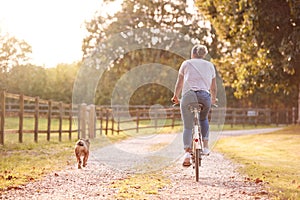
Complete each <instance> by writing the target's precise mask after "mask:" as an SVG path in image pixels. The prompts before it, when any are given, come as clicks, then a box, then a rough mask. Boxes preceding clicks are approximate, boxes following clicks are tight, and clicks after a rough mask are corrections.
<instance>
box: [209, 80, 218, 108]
mask: <svg viewBox="0 0 300 200" xmlns="http://www.w3.org/2000/svg"><path fill="white" fill-rule="evenodd" d="M210 93H211V103H212V104H216V103H217V81H216V77H215V78H213V79H212V82H211V86H210Z"/></svg>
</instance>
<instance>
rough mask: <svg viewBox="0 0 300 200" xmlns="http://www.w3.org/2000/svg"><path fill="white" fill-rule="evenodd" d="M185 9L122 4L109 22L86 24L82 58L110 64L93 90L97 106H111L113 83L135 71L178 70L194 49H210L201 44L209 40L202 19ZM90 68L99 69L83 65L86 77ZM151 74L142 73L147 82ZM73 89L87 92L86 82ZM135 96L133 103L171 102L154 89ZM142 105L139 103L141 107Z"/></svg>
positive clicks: (139, 1)
mask: <svg viewBox="0 0 300 200" xmlns="http://www.w3.org/2000/svg"><path fill="white" fill-rule="evenodd" d="M188 8H189V5H188V4H187V3H186V2H182V1H179V0H178V1H168V0H152V1H149V0H124V1H123V4H122V10H121V11H120V12H118V13H116V14H114V15H113V16H108V17H106V16H105V17H104V16H101V15H99V16H96V17H95V18H94V19H93V20H91V21H90V22H88V23H86V28H87V31H88V36H87V37H86V38H85V39H84V42H83V52H84V57H85V58H91V57H93V59H94V60H95V62H98V63H100V64H102V65H106V64H107V60H108V61H111V62H108V64H107V66H105V69H100V68H98V70H99V71H100V70H103V73H104V75H103V76H102V77H101V79H100V81H99V83H100V84H98V87H97V95H96V99H95V101H96V102H97V103H99V104H100V103H102V104H109V103H110V102H109V101H110V98H111V95H112V91H113V89H114V86H115V84H116V82H117V81H118V80H119V79H120V78H121V77H122V75H124V74H125V73H127V72H129V71H130V70H132V69H134V68H135V67H137V66H141V65H146V64H149V63H160V64H163V65H167V66H170V67H172V68H174V69H178V68H179V66H180V63H181V62H182V61H183V59H184V58H189V56H190V52H189V51H190V49H191V47H192V46H193V44H195V43H200V42H201V43H203V44H209V41H208V40H206V39H205V38H208V36H209V35H210V27H209V26H207V24H206V23H205V21H204V20H203V17H202V15H200V14H199V13H197V12H195V11H191V12H189V11H188V10H189V9H188ZM174 49H176V50H178V51H173V50H174ZM91 67H94V68H97V63H94V64H90V63H89V64H87V67H86V70H85V71H90V70H92V69H90V68H91ZM149 73H150V72H147V70H145V74H144V75H145V76H147V75H148V76H149V75H150V74H149ZM167 77H168V74H164V73H162V74H161V76H160V77H158V78H159V79H164V78H167ZM89 78H90V81H89V84H90V82H91V77H89ZM174 81H175V80H174ZM86 84H87V82H86ZM174 84H175V83H174ZM77 85H78V87H80V86H82V88H83V87H85V86H84V85H85V83H84V82H82V83H81V84H80V83H79V82H78V84H77ZM153 90H155V91H156V92H157V93H158V96H160V97H164V98H163V99H161V98H157V96H156V95H149V91H153ZM81 91H87V90H86V89H82V90H81ZM139 92H141V93H139V94H137V93H135V94H134V95H133V96H132V99H131V102H132V103H135V104H139V103H143V104H153V103H155V102H156V103H158V102H159V103H161V102H164V103H169V101H170V96H171V95H170V94H169V93H170V91H168V90H167V89H164V88H163V87H160V86H158V85H157V84H145V85H143V87H142V88H140V89H139ZM80 96H88V95H80ZM140 97H143V98H140ZM141 99H143V101H139V100H141ZM86 101H87V100H86Z"/></svg>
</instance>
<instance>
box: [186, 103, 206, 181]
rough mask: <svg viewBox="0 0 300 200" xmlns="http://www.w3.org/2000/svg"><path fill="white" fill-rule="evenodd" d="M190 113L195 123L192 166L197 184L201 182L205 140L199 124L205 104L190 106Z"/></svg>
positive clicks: (192, 104)
mask: <svg viewBox="0 0 300 200" xmlns="http://www.w3.org/2000/svg"><path fill="white" fill-rule="evenodd" d="M188 107H189V109H190V111H191V112H192V113H193V114H194V121H193V132H192V137H193V140H192V152H191V156H192V166H193V168H194V169H195V176H196V182H198V181H199V167H200V166H201V162H202V155H203V154H202V152H203V140H202V133H201V127H200V123H199V115H200V112H201V110H202V109H203V104H201V103H191V104H189V105H188Z"/></svg>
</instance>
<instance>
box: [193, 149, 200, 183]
mask: <svg viewBox="0 0 300 200" xmlns="http://www.w3.org/2000/svg"><path fill="white" fill-rule="evenodd" d="M194 153H195V154H194V155H195V158H194V159H195V175H196V181H197V182H198V181H199V167H200V150H199V149H195V152H194Z"/></svg>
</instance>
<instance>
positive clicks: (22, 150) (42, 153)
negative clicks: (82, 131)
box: [0, 133, 127, 193]
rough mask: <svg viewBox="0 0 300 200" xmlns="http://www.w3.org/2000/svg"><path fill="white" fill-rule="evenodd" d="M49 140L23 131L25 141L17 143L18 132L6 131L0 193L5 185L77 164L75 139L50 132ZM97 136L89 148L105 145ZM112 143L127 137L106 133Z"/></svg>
mask: <svg viewBox="0 0 300 200" xmlns="http://www.w3.org/2000/svg"><path fill="white" fill-rule="evenodd" d="M51 137H52V138H51V140H50V141H47V140H46V138H44V139H42V137H41V138H40V139H39V141H38V143H36V142H34V141H33V134H24V142H23V143H18V142H16V141H18V134H6V139H7V142H6V143H5V144H4V145H3V146H0V193H1V191H3V190H5V189H7V188H13V187H17V186H19V185H22V184H25V183H28V182H30V181H34V180H37V179H40V178H42V177H43V176H45V175H47V174H49V173H51V172H53V171H56V170H62V169H65V167H66V166H68V165H74V166H75V164H76V159H75V156H74V144H75V142H76V140H77V139H76V138H73V139H72V140H71V141H69V140H68V135H67V134H63V137H62V142H58V139H57V138H58V134H52V135H51ZM101 137H104V136H99V135H97V137H96V138H95V139H92V140H91V150H93V149H96V148H99V147H102V146H104V145H106V143H104V142H103V141H104V139H101ZM107 137H108V138H109V140H110V141H111V142H116V141H119V140H122V139H124V138H126V137H127V136H126V135H124V134H122V133H121V134H119V135H113V136H112V135H109V136H107Z"/></svg>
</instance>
